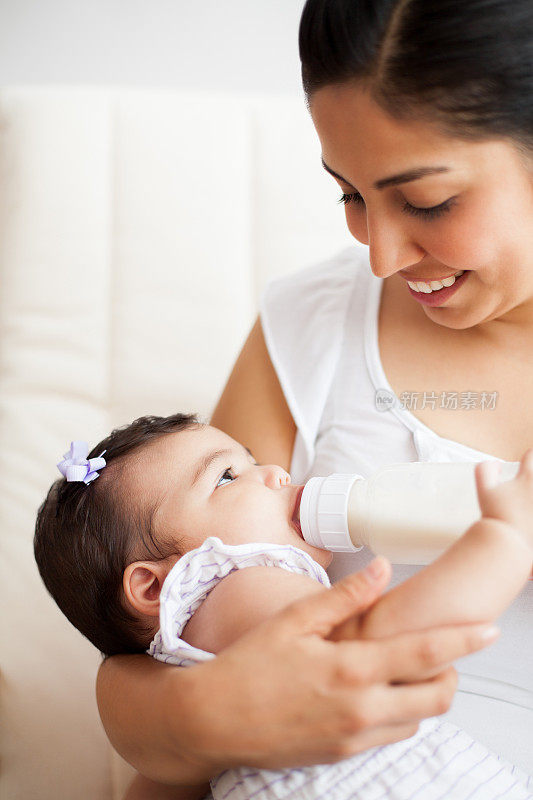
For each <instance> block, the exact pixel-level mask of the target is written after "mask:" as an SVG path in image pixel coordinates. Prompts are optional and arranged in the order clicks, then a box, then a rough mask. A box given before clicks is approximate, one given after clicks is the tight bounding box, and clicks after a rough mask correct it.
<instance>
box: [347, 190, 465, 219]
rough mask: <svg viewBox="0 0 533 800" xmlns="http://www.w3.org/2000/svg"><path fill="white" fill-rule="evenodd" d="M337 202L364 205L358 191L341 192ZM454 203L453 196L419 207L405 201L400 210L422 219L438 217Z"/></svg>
mask: <svg viewBox="0 0 533 800" xmlns="http://www.w3.org/2000/svg"><path fill="white" fill-rule="evenodd" d="M339 203H344V205H345V206H347V205H349V204H350V203H355V204H356V205H361V206H364V204H365V201H364V200H363V198H362V197H361V195H360V194H359V192H352V193H351V194H342V195H341V196H340V198H339ZM454 205H455V197H450V198H449V199H448V200H445V201H444V203H440V204H439V205H438V206H431V207H430V208H419V207H418V206H412V205H411V203H408V202H407V201H405V203H404V205H403V209H402V210H403V211H405V213H406V214H410V215H411V216H412V217H421V218H422V219H428V220H431V219H436V218H437V217H440V216H441V215H442V214H445V213H446V212H447V211H450V209H451V208H452V206H454Z"/></svg>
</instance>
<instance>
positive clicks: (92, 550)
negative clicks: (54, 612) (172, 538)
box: [33, 414, 201, 655]
mask: <svg viewBox="0 0 533 800" xmlns="http://www.w3.org/2000/svg"><path fill="white" fill-rule="evenodd" d="M195 427H201V423H200V422H199V421H198V419H197V417H196V416H195V415H194V414H173V415H171V416H168V417H154V416H146V417H140V418H139V419H136V420H135V421H134V422H132V423H131V424H129V425H125V426H123V427H121V428H115V429H114V430H113V431H112V432H111V433H110V434H109V436H107V437H106V438H105V439H102V441H101V442H99V443H98V444H97V445H96V446H95V447H93V449H92V450H91V452H90V453H89V456H88V457H89V458H95V457H96V456H99V455H100V454H101V452H102V450H105V451H106V453H105V456H104V458H105V460H106V466H105V467H104V468H103V469H102V472H101V473H100V475H99V477H98V478H97V479H96V480H94V481H92V482H91V483H89V484H85V483H83V482H67V480H66V479H65V478H60V479H59V480H57V481H55V483H54V484H52V486H51V487H50V490H49V492H48V495H47V497H46V499H45V501H44V503H43V504H42V505H41V507H40V508H39V511H38V514H37V522H36V525H35V537H34V541H33V546H34V553H35V560H36V561H37V566H38V568H39V572H40V574H41V578H42V579H43V581H44V584H45V586H46V588H47V589H48V591H49V592H50V594H51V595H52V597H53V598H54V600H55V601H56V603H57V605H58V606H59V608H60V609H61V611H62V612H63V613H64V614H65V616H66V617H67V618H68V619H69V620H70V622H71V623H72V624H73V625H74V626H75V627H76V628H77V629H78V630H79V631H81V633H83V635H84V636H86V637H87V639H89V640H90V641H91V642H92V643H93V644H94V645H95V646H96V647H97V648H98V649H99V650H100V651H101V652H102V653H103V654H104V655H115V654H116V653H140V652H143V651H144V650H145V649H146V647H147V645H148V643H149V642H148V641H147V637H148V638H149V630H148V628H146V626H144V625H143V623H142V620H141V619H139V618H138V617H137V616H135V615H134V614H133V613H132V612H131V611H130V610H129V609H128V608H127V606H126V603H125V602H124V596H123V589H122V576H123V573H124V570H125V568H126V567H127V566H128V564H129V563H131V562H132V560H140V559H143V558H144V559H151V560H157V559H162V558H166V557H167V556H169V555H171V554H172V553H175V552H176V547H175V545H174V546H173V547H172V549H171V550H170V549H169V548H170V545H165V542H164V541H158V540H157V539H156V537H155V536H154V532H153V530H152V522H153V515H154V512H155V503H154V506H153V507H150V508H147V509H146V508H144V509H141V508H139V507H138V506H137V505H136V503H135V498H134V497H130V496H128V495H127V494H126V492H121V491H120V484H121V475H122V473H123V470H124V469H125V468H126V467H127V462H129V461H130V459H131V457H132V455H133V454H134V453H138V452H139V450H140V449H141V448H143V447H144V446H145V445H147V444H148V443H150V442H153V441H154V440H155V439H158V438H160V437H161V436H164V435H166V434H168V433H177V432H179V431H184V430H187V429H190V428H195ZM158 538H160V537H158ZM134 553H135V557H134V558H132V555H133V554H134Z"/></svg>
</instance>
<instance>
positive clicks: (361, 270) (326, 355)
mask: <svg viewBox="0 0 533 800" xmlns="http://www.w3.org/2000/svg"><path fill="white" fill-rule="evenodd" d="M369 278H370V270H369V267H368V257H367V255H366V250H363V249H362V248H361V247H356V246H354V247H350V248H348V249H347V250H344V251H342V252H341V253H339V254H337V255H336V256H334V257H333V258H330V259H328V260H326V261H322V262H320V263H318V264H314V265H313V266H311V267H306V268H305V269H302V270H299V271H298V272H294V273H291V274H289V275H286V276H284V277H282V278H278V279H276V280H274V281H272V282H271V283H270V284H269V285H268V287H267V289H266V291H265V293H264V295H263V298H262V301H261V309H260V311H261V324H262V327H263V333H264V335H265V339H266V342H267V347H268V349H269V352H270V356H271V358H273V360H275V359H276V357H277V355H279V356H280V357H282V360H285V359H287V358H289V359H290V360H294V359H296V360H297V361H298V363H301V358H302V357H303V358H305V360H308V359H309V355H310V354H314V355H315V356H316V357H317V358H319V359H320V360H321V361H324V360H326V361H329V360H330V358H331V357H333V353H334V352H335V351H336V349H337V347H338V344H339V339H340V337H341V336H342V330H343V327H344V320H345V317H346V314H347V311H348V308H349V306H350V300H351V298H352V296H353V294H354V289H355V288H357V292H358V294H363V295H365V294H366V292H365V285H366V283H367V282H368V280H369Z"/></svg>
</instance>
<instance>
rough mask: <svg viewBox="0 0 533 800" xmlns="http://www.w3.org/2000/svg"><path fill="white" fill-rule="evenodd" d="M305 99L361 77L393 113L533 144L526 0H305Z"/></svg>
mask: <svg viewBox="0 0 533 800" xmlns="http://www.w3.org/2000/svg"><path fill="white" fill-rule="evenodd" d="M299 40H300V58H301V61H302V79H303V85H304V89H305V92H306V95H307V98H308V101H309V100H311V99H312V95H313V94H314V93H315V92H316V91H317V90H318V89H320V88H323V87H324V86H329V85H333V84H343V83H347V82H351V81H354V82H359V83H361V85H363V86H365V87H366V88H367V89H368V90H369V92H370V93H371V94H372V97H373V98H374V99H375V101H376V102H377V103H378V104H379V105H380V106H381V107H382V108H383V109H384V110H385V111H387V112H388V113H389V114H391V115H392V116H394V117H396V118H398V119H402V118H403V119H405V118H420V119H427V120H432V121H434V122H436V123H439V124H440V126H441V128H443V129H444V130H445V131H446V132H447V133H450V134H452V135H456V136H459V137H462V138H466V139H480V140H481V139H487V138H498V137H504V138H509V139H512V140H514V141H515V142H516V143H517V144H518V145H519V147H520V148H521V149H522V150H525V151H526V152H528V153H529V154H531V151H532V150H533V2H532V0H307V3H306V5H305V8H304V10H303V13H302V19H301V22H300V35H299Z"/></svg>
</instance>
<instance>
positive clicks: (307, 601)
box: [285, 556, 391, 637]
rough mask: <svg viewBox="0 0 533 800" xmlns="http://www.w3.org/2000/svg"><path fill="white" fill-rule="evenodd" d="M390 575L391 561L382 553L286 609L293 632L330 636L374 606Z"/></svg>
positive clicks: (287, 620) (293, 633)
mask: <svg viewBox="0 0 533 800" xmlns="http://www.w3.org/2000/svg"><path fill="white" fill-rule="evenodd" d="M390 576H391V566H390V563H389V562H388V561H387V559H386V558H383V557H382V556H378V558H375V559H374V560H373V561H372V562H371V563H370V564H369V565H368V566H367V567H365V569H363V570H361V571H360V572H354V573H352V574H351V575H347V576H346V577H345V578H343V579H342V580H340V581H338V582H337V583H335V584H333V586H332V587H331V589H329V590H328V591H326V592H318V593H317V594H313V595H311V596H310V597H304V598H303V599H302V600H298V601H296V603H293V604H292V605H291V606H289V607H288V608H287V609H286V612H285V622H286V623H287V624H288V626H289V628H290V634H291V635H296V636H298V635H305V634H309V633H316V634H318V635H319V636H322V637H325V636H327V635H328V634H329V633H331V631H332V630H333V628H335V627H336V626H337V625H340V624H341V623H342V622H344V621H345V620H347V619H348V618H349V617H353V616H354V615H356V614H361V613H362V612H363V611H365V610H366V609H367V608H368V607H369V606H371V605H372V604H373V603H374V601H375V600H376V599H377V598H378V597H379V596H380V594H381V593H382V592H383V590H384V589H385V587H386V586H387V584H388V582H389V581H390Z"/></svg>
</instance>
